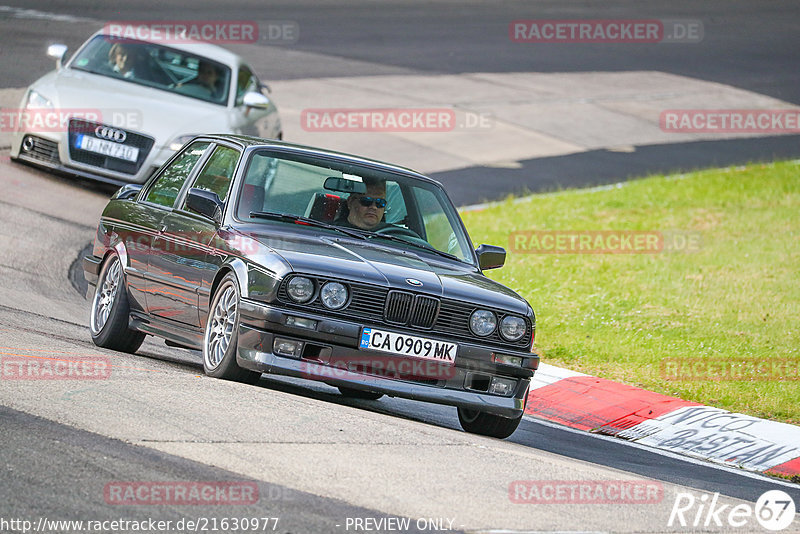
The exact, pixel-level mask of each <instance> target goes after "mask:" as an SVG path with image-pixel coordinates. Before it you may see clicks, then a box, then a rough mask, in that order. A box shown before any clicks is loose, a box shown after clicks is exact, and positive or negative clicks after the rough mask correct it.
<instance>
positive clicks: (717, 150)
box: [0, 1, 800, 532]
mask: <svg viewBox="0 0 800 534" xmlns="http://www.w3.org/2000/svg"><path fill="white" fill-rule="evenodd" d="M5 5H10V6H13V5H18V6H21V7H24V8H27V9H39V10H42V11H47V12H56V13H63V14H65V15H72V16H75V17H90V18H92V19H99V20H116V19H135V20H142V19H145V18H160V19H165V20H167V19H173V20H174V19H180V18H189V17H187V14H186V11H185V8H183V7H178V6H172V5H164V4H163V3H157V2H151V3H147V4H144V3H127V4H125V5H124V6H114V7H113V8H111V7H103V6H99V5H95V4H92V3H89V2H69V3H66V2H63V3H59V2H35V1H34V2H24V3H21V2H19V3H16V4H15V3H14V2H6V3H5ZM587 6H589V4H583V3H580V4H564V3H548V2H543V3H535V4H533V3H511V2H508V3H505V2H504V3H498V4H484V3H478V2H475V3H468V2H434V3H421V2H420V3H416V2H403V3H382V4H381V7H380V8H378V7H376V5H375V4H371V3H370V4H360V3H355V2H315V3H310V2H309V3H305V2H291V3H289V2H287V3H284V4H277V3H276V4H272V3H271V4H269V5H268V6H265V4H263V3H260V2H259V3H256V2H252V3H249V4H248V3H237V4H236V5H226V6H225V8H224V15H222V14H221V9H220V7H219V3H212V2H196V3H194V4H193V7H192V14H191V17H190V18H192V19H209V20H210V19H219V18H225V19H236V18H256V17H254V16H253V13H254V12H258V13H259V16H258V17H257V18H259V19H272V20H296V21H298V22H299V23H300V27H301V30H302V39H301V40H300V41H299V42H298V43H297V44H296V45H294V46H297V47H299V48H301V49H303V50H307V51H311V52H315V53H319V54H325V55H330V56H338V57H342V58H348V59H351V60H358V61H359V62H360V63H354V62H349V63H347V65H349V66H350V68H352V71H350V72H349V73H348V72H340V71H337V72H329V71H326V70H325V65H324V64H317V65H314V66H313V67H308V70H304V68H305V66H304V65H302V64H299V65H276V70H275V72H274V73H272V74H271V75H272V77H273V78H274V79H282V78H285V79H288V78H292V77H296V78H309V77H314V76H329V75H337V76H341V75H348V74H353V75H365V74H370V73H387V72H392V73H400V72H420V71H426V72H440V73H455V72H477V71H482V72H487V71H508V72H516V71H525V70H538V71H590V70H641V69H651V70H652V69H659V70H664V71H668V72H675V73H680V74H684V75H687V76H693V77H699V78H705V79H709V80H714V81H719V82H721V83H726V84H732V85H737V86H740V87H743V88H746V89H749V90H753V91H757V92H760V93H763V94H769V95H772V96H775V97H778V98H781V99H783V100H786V101H789V102H794V103H800V84H798V83H797V82H798V81H800V79H798V78H800V74H798V72H797V69H796V65H797V59H798V58H797V55H798V53H800V52H798V50H800V47H798V46H797V45H798V44H799V43H798V39H799V38H798V32H797V29H798V28H797V20H798V17H797V12H798V10H797V8H796V7H795V5H794V4H792V3H790V2H759V3H739V2H709V3H704V4H703V5H702V6H698V5H697V4H696V3H694V2H678V3H671V4H670V5H669V6H668V7H666V6H660V5H657V4H654V3H637V4H636V7H631V6H630V5H629V4H624V3H610V4H609V3H606V4H604V7H603V12H602V14H600V13H598V12H597V11H596V8H595V9H592V8H591V7H587ZM592 17H595V18H597V17H602V18H615V17H616V18H635V17H646V18H654V17H655V18H699V19H702V20H703V21H704V23H705V25H706V26H705V27H706V35H707V37H706V39H705V40H704V42H703V43H702V44H701V45H694V46H697V47H698V48H696V49H693V51H692V57H693V61H687V60H686V51H685V50H681V48H680V46H678V45H671V46H673V47H674V48H669V47H667V46H664V47H663V48H658V49H653V48H652V47H647V48H645V47H642V48H636V47H630V46H625V47H622V46H621V45H620V46H619V47H597V48H594V47H591V46H584V45H580V48H577V50H579V53H576V48H573V49H570V48H569V47H563V46H562V47H559V46H551V47H544V48H541V49H540V48H537V49H536V53H535V54H534V53H533V52H532V50H531V49H530V48H527V49H525V48H523V47H518V48H513V47H512V48H509V47H508V43H507V40H506V39H504V38H503V36H504V35H505V31H506V28H507V24H508V21H509V20H513V19H517V18H592ZM0 25H2V28H3V30H4V36H3V40H2V45H0V65H2V69H0V71H1V72H2V73H3V74H2V77H0V85H3V86H4V87H20V86H24V85H25V84H27V83H29V82H30V81H31V72H45V71H46V70H48V69H49V68H50V67H51V63H50V61H49V60H48V59H47V58H44V57H43V54H42V50H41V48H42V47H41V42H42V41H43V40H46V39H51V38H52V40H54V41H65V42H67V43H68V44H70V45H71V46H72V47H73V49H74V46H76V45H77V44H79V43H80V42H82V41H83V40H84V39H85V36H86V34H87V33H88V32H89V31H92V30H93V29H94V28H95V27H96V25H95V24H93V23H89V22H81V21H80V20H79V21H77V22H72V21H69V22H63V21H62V22H59V21H53V20H49V19H47V20H41V19H39V20H37V19H35V18H32V19H18V20H16V19H15V20H14V21H13V23H11V22H9V21H3V20H2V12H0ZM489 28H493V30H492V31H491V32H490V31H488V29H489ZM715 28H718V29H721V30H722V31H719V32H712V31H710V30H712V29H715ZM495 30H497V31H495ZM498 31H499V35H500V36H501V37H499V38H496V37H491V36H490V35H495V34H497V32H498ZM717 143H718V145H719V146H717V147H709V146H708V145H707V144H706V145H701V144H697V143H689V144H687V145H688V146H680V147H672V148H671V149H667V148H649V149H647V150H644V149H642V150H637V152H636V153H635V154H617V153H603V152H598V153H584V154H578V155H573V156H563V157H558V158H547V159H541V160H536V161H531V162H524V167H523V169H522V171H524V172H527V173H530V172H533V173H534V174H536V175H537V176H540V177H541V178H542V179H541V184H542V188H543V189H552V188H558V187H567V186H572V185H590V184H595V183H601V182H604V181H618V180H621V179H625V178H628V177H630V176H633V175H637V174H646V173H647V172H650V171H652V170H659V169H663V168H665V167H666V166H668V165H671V164H673V163H677V164H682V165H687V166H689V168H692V167H694V166H704V165H707V164H708V165H710V164H714V165H716V164H728V163H731V162H741V161H742V158H743V157H744V158H748V159H756V160H757V159H761V158H764V159H771V158H772V157H773V156H778V157H796V156H797V153H796V152H795V150H796V149H797V146H796V144H797V139H796V138H795V137H793V136H788V137H776V138H772V139H766V140H765V139H761V140H736V141H720V142H717ZM669 150H673V151H672V152H669ZM5 154H7V153H5ZM681 154H682V155H685V156H686V157H685V159H684V160H681V159H680V158H679V156H678V155H681ZM676 158H678V159H676ZM587 168H591V169H593V170H596V171H597V172H596V173H595V175H596V177H597V178H596V179H591V180H586V179H585V178H584V179H582V178H581V176H583V175H585V174H586V172H585V169H587ZM565 169H566V170H568V171H569V172H564V170H565ZM582 169H583V170H584V172H581V170H582ZM537 170H538V173H537ZM493 171H495V172H496V173H497V176H498V179H499V180H501V183H503V184H505V185H508V187H509V191H512V190H515V189H514V188H515V187H518V185H515V181H514V180H515V178H514V174H513V173H512V174H508V175H507V176H503V172H504V171H503V170H498V169H493ZM522 171H519V170H515V172H522ZM453 172H458V173H460V174H459V178H463V177H469V176H471V174H470V173H476V172H479V171H476V170H473V169H466V170H461V171H453ZM508 172H510V171H508ZM441 177H442V179H443V180H445V181H447V179H448V176H447V173H443V174H442V176H441ZM533 189H535V187H533ZM107 196H108V190H106V189H103V188H101V187H95V186H92V185H87V184H76V183H74V182H72V181H70V180H67V179H62V178H58V177H53V176H50V175H46V174H44V173H40V172H38V171H35V170H32V169H28V168H25V167H21V166H18V165H12V164H10V163H9V162H8V161H7V158H4V159H3V160H1V161H0V222H1V223H2V224H0V340H1V341H2V343H1V344H2V346H3V349H2V350H3V351H5V352H19V353H21V354H26V355H31V354H42V353H52V354H65V353H66V354H78V353H79V354H101V355H105V356H106V357H108V358H110V359H111V361H112V362H113V364H114V366H115V370H116V369H119V370H120V371H119V375H120V376H119V378H116V375H115V379H114V380H112V381H109V384H107V385H106V384H104V385H102V386H94V385H92V386H86V387H84V385H76V386H72V385H54V384H52V383H45V382H41V383H38V384H13V385H12V384H10V383H0V400H1V401H2V402H0V405H2V407H1V408H0V464H1V465H2V466H3V473H4V474H3V476H2V482H3V484H2V485H0V517H2V518H6V519H8V518H12V517H18V518H30V519H35V518H38V517H48V518H61V519H70V518H72V519H115V518H118V517H120V516H123V517H127V518H130V519H136V518H141V519H145V518H151V517H156V518H158V519H163V520H168V519H172V520H178V519H180V518H181V517H192V518H197V517H202V516H204V517H225V516H228V517H229V516H231V515H238V516H240V517H242V516H244V517H247V516H250V517H257V516H258V517H262V516H264V515H270V516H279V517H280V518H281V522H280V524H279V526H280V528H279V531H282V532H345V531H346V530H345V529H344V527H343V525H344V521H345V520H346V518H348V517H351V518H352V517H375V518H378V517H385V516H387V515H391V516H406V517H415V514H417V513H418V512H419V513H427V514H428V515H429V516H431V515H436V514H437V513H438V512H440V511H441V510H442V509H445V510H452V514H451V515H455V516H460V517H458V518H457V520H456V522H455V527H454V528H462V527H466V528H470V529H478V530H487V529H489V528H509V529H514V530H530V531H533V530H545V531H548V530H556V529H560V530H603V531H652V532H659V531H666V530H669V529H667V528H666V526H665V525H666V522H665V521H666V517H667V515H668V511H669V504H670V503H668V502H665V503H664V506H662V507H659V508H655V509H653V510H652V513H651V512H650V511H648V512H639V511H629V510H625V511H623V510H615V509H610V508H608V507H602V506H601V507H596V508H592V507H591V505H589V506H587V507H584V508H566V509H565V508H549V509H548V508H547V507H543V508H542V507H537V509H536V510H532V509H531V508H530V507H529V508H524V505H523V507H522V508H520V507H517V508H513V507H512V512H511V513H512V514H516V515H517V516H518V517H511V516H508V517H503V518H499V517H498V516H497V515H492V509H494V508H498V509H500V510H507V509H508V503H507V502H506V503H502V502H499V501H494V500H493V499H492V496H496V495H494V494H492V493H491V491H490V490H491V489H496V488H491V486H490V485H488V484H487V483H486V482H484V479H486V480H490V481H491V482H492V483H494V484H495V485H496V484H497V483H498V481H501V482H502V483H505V484H506V485H507V483H508V481H509V480H513V478H509V477H514V476H515V477H516V478H520V479H526V478H528V479H539V480H542V479H551V480H561V479H571V478H584V479H590V480H591V479H600V478H613V477H616V478H619V479H632V478H639V477H646V478H652V479H655V480H659V481H662V482H663V483H664V484H668V485H669V487H670V490H671V491H672V490H675V491H677V490H680V489H683V490H689V491H695V492H709V493H713V492H719V493H721V494H722V495H723V496H729V497H732V498H734V499H742V500H745V501H749V502H754V501H755V500H756V499H757V498H758V496H759V495H761V494H762V493H763V492H764V491H766V490H768V489H782V490H784V491H786V492H788V493H790V495H792V496H793V497H794V499H795V501H796V502H800V490H798V489H797V488H796V487H794V488H792V487H789V486H786V485H783V484H780V483H777V482H775V481H773V480H770V479H768V478H766V477H762V476H755V475H754V476H745V475H744V474H741V473H737V472H735V471H732V470H728V469H720V468H717V467H714V466H711V465H704V464H702V463H697V462H691V461H687V460H685V459H681V458H675V457H671V456H668V455H664V454H662V453H656V452H653V451H649V450H646V449H643V448H639V447H634V446H630V445H628V444H625V443H621V442H619V441H614V440H611V439H606V438H603V437H599V436H592V435H587V434H584V433H578V432H572V431H569V430H565V429H562V428H558V427H555V426H553V425H550V424H545V423H541V422H537V421H534V420H529V419H526V420H524V421H523V423H522V424H521V426H520V428H519V429H518V431H517V432H516V433H515V434H514V436H513V437H512V438H511V439H510V440H507V441H506V442H497V441H496V440H488V439H483V438H476V437H473V436H469V435H466V434H464V433H462V432H460V430H459V429H458V422H457V420H456V418H455V414H454V411H453V410H452V409H449V408H444V407H438V406H429V405H424V404H419V403H414V402H410V401H404V400H399V399H382V400H381V401H378V402H366V401H352V400H347V399H344V398H342V397H341V396H339V395H338V394H337V393H336V392H335V390H334V389H332V388H328V387H327V386H324V385H308V384H305V383H300V382H298V381H292V380H285V379H273V378H266V377H265V378H262V381H261V382H260V383H259V384H258V385H257V386H252V387H251V386H239V385H233V384H230V383H225V382H221V381H214V380H208V379H202V378H200V377H199V376H198V375H200V374H202V368H201V366H200V361H199V359H198V357H197V355H196V354H194V353H191V352H189V351H182V350H177V349H168V348H166V347H164V346H163V344H160V343H156V342H152V341H149V342H148V343H147V344H146V345H145V346H143V348H142V350H141V351H140V355H139V356H129V355H123V354H119V353H113V352H111V351H102V350H98V349H96V348H95V347H94V346H93V345H92V343H91V341H90V339H89V335H88V329H87V328H86V326H85V324H86V321H85V317H87V314H88V302H87V301H86V300H85V299H84V298H83V296H82V295H80V294H79V293H78V291H76V289H75V288H74V287H73V286H72V284H70V282H69V280H68V272H69V269H70V265H71V264H72V263H73V262H74V261H75V260H76V259H77V257H78V255H79V251H80V250H81V249H82V248H83V247H84V246H85V245H86V243H88V242H89V241H90V240H91V238H92V235H93V225H94V224H95V223H96V220H97V216H98V214H99V210H100V209H101V208H102V205H103V203H104V198H105V197H107ZM463 200H464V201H468V200H470V199H469V197H467V196H464V197H463ZM143 369H144V370H147V371H148V372H144V370H143ZM115 373H116V371H115ZM198 381H199V382H200V384H201V385H200V386H197V383H198ZM193 395H194V396H193ZM214 401H219V402H222V403H230V404H229V405H228V404H223V405H215V404H214ZM258 402H262V403H263V408H261V409H263V410H264V411H263V412H260V411H259V412H256V411H254V410H256V409H258V407H259V404H258ZM272 403H275V404H274V405H273V404H272ZM178 408H181V410H178ZM262 419H266V420H267V422H268V425H267V423H265V422H263V421H262ZM265 429H267V430H268V432H269V434H268V435H263V436H261V435H259V432H263V431H264V430H265ZM262 448H263V449H264V450H261V449H262ZM355 449H358V451H361V452H360V453H359V452H353V450H355ZM387 449H392V450H395V449H396V450H397V452H396V453H395V454H390V453H387V452H386V451H387ZM448 449H449V450H452V451H454V452H452V453H449V452H447V451H446V450H448ZM276 451H279V452H280V453H282V454H285V455H286V456H285V458H284V459H283V460H276V459H275V458H274V453H275V452H276ZM326 451H328V452H326ZM359 454H361V456H359ZM454 454H455V455H457V456H458V455H463V457H464V459H465V460H464V463H463V464H461V465H460V466H459V469H460V470H461V471H462V477H461V478H458V477H456V476H455V474H454V473H456V472H457V471H458V469H456V467H454V464H455V465H457V464H458V463H457V462H454V461H453V455H454ZM426 456H428V457H430V458H432V459H434V460H436V462H437V463H438V465H434V466H430V465H429V464H426V463H425V462H424V461H423V460H422V458H425V457H426ZM321 459H324V460H325V462H326V463H322V460H321ZM505 461H507V462H508V464H507V465H508V467H509V468H512V467H513V468H514V469H515V470H516V471H513V472H512V473H511V474H509V473H500V474H498V475H495V474H494V471H495V470H496V471H501V472H502V471H503V469H504V467H505ZM381 462H387V463H386V464H385V465H383V467H382V468H380V467H376V465H381ZM389 462H396V465H394V463H391V464H390V463H389ZM359 463H362V464H363V465H362V466H359V465H358V464H359ZM331 466H333V467H331ZM427 468H429V469H430V470H431V471H432V472H430V473H422V472H423V471H425V470H426V469H427ZM513 473H516V475H514V474H513ZM337 477H338V479H341V480H342V482H341V483H337V482H336V480H337ZM504 477H505V478H504ZM405 478H408V479H410V480H404V479H405ZM117 480H134V481H147V480H192V481H210V480H216V481H226V480H253V481H256V482H257V484H258V486H259V490H260V494H261V500H260V501H259V502H258V503H257V504H256V505H253V506H249V507H243V508H237V509H235V510H233V512H234V513H232V511H231V509H229V508H227V507H179V506H178V507H176V506H156V507H123V508H120V507H115V506H110V505H108V504H107V503H106V502H104V500H103V498H102V490H103V487H104V486H105V484H107V483H109V482H110V481H117ZM437 481H438V483H439V485H436V482H437ZM418 482H422V483H427V484H430V487H435V488H436V489H437V490H440V491H442V494H437V496H438V497H439V498H440V500H442V501H443V502H444V503H445V504H447V503H451V505H450V507H449V508H448V507H447V506H445V507H444V508H437V507H436V506H433V505H431V504H430V503H429V501H431V500H436V499H433V498H432V497H431V496H430V495H425V489H426V488H428V487H429V486H426V485H424V484H420V485H415V484H417V483H418ZM393 487H395V488H396V490H392V488H393ZM343 488H344V489H343ZM414 488H416V490H414ZM504 489H505V487H503V488H501V489H500V491H499V493H500V494H502V493H503V490H504ZM414 491H417V492H418V493H420V495H419V496H418V497H412V496H409V495H408V493H412V492H414ZM484 492H485V493H484ZM671 496H672V493H669V495H668V497H667V499H666V501H669V500H670V498H671ZM459 502H460V503H461V505H457V504H455V503H459ZM482 508H485V509H486V510H485V513H484V514H483V515H485V516H486V517H487V519H486V520H485V521H483V522H481V521H478V520H476V519H475V517H476V516H481V515H482V514H481V513H480V510H481V509H482ZM423 510H424V512H423ZM469 510H477V511H478V512H477V513H475V514H474V515H472V516H470V512H469ZM628 513H630V515H627V514H628ZM616 514H619V517H618V518H617V517H615V515H616ZM438 515H446V514H442V513H439V514H438ZM412 524H413V523H412ZM686 530H687V529H683V530H681V529H676V531H686Z"/></svg>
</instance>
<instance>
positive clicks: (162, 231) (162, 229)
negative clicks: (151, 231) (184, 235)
mask: <svg viewBox="0 0 800 534" xmlns="http://www.w3.org/2000/svg"><path fill="white" fill-rule="evenodd" d="M166 231H167V225H166V224H162V225H161V230H159V231H158V233H159V234H163V233H164V232H166Z"/></svg>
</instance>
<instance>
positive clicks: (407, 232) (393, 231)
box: [375, 224, 424, 241]
mask: <svg viewBox="0 0 800 534" xmlns="http://www.w3.org/2000/svg"><path fill="white" fill-rule="evenodd" d="M375 233H376V234H386V235H396V236H406V237H413V238H414V239H419V240H421V241H424V239H422V238H421V237H420V235H419V234H418V233H417V232H415V231H414V230H412V229H410V228H406V227H405V226H395V225H393V224H389V225H388V226H384V227H383V228H381V229H380V230H375Z"/></svg>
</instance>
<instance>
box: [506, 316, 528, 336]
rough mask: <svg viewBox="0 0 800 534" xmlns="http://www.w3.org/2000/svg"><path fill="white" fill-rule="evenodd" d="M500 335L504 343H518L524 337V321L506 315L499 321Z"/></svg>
mask: <svg viewBox="0 0 800 534" xmlns="http://www.w3.org/2000/svg"><path fill="white" fill-rule="evenodd" d="M500 335H501V336H503V338H505V339H506V341H519V339H521V338H522V336H524V335H525V319H523V318H522V317H517V316H515V315H506V316H505V317H503V320H502V321H500Z"/></svg>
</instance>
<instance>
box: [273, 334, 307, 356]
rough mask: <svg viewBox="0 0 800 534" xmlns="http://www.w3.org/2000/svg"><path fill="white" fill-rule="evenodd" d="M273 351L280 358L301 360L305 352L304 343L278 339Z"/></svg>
mask: <svg viewBox="0 0 800 534" xmlns="http://www.w3.org/2000/svg"><path fill="white" fill-rule="evenodd" d="M272 351H273V352H274V353H275V354H278V355H280V356H287V357H289V358H299V357H300V354H301V353H302V352H303V342H302V341H295V340H293V339H284V338H280V337H276V338H275V342H274V343H273V344H272Z"/></svg>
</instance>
